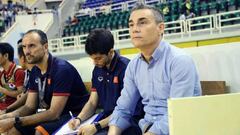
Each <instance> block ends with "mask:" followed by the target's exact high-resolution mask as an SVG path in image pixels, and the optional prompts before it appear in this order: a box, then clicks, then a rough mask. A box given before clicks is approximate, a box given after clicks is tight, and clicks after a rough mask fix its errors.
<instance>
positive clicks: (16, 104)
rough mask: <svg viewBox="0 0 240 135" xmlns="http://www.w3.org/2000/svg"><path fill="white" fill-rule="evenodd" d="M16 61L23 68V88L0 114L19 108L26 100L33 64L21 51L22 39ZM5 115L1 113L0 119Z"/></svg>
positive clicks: (19, 42)
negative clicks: (28, 61) (29, 62)
mask: <svg viewBox="0 0 240 135" xmlns="http://www.w3.org/2000/svg"><path fill="white" fill-rule="evenodd" d="M18 61H19V65H20V66H21V67H22V69H24V70H25V71H24V72H25V77H24V83H23V90H22V93H21V94H19V95H18V96H17V101H15V102H14V103H13V104H11V105H10V106H8V107H7V108H6V109H4V110H1V112H0V115H1V114H5V113H8V112H12V111H14V110H15V109H17V108H19V107H20V106H22V105H24V104H25V102H26V100H27V89H28V86H29V85H28V84H29V83H28V81H29V75H30V71H31V69H32V67H33V66H34V65H33V64H28V63H27V59H26V56H25V55H24V52H23V47H22V39H20V40H19V41H18ZM4 117H5V116H3V115H1V116H0V119H2V118H4Z"/></svg>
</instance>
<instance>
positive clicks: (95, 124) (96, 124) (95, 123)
mask: <svg viewBox="0 0 240 135" xmlns="http://www.w3.org/2000/svg"><path fill="white" fill-rule="evenodd" d="M93 124H94V126H95V128H96V129H97V132H98V131H100V130H101V129H102V127H101V125H100V124H99V123H98V122H94V123H93Z"/></svg>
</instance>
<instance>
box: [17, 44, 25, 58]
mask: <svg viewBox="0 0 240 135" xmlns="http://www.w3.org/2000/svg"><path fill="white" fill-rule="evenodd" d="M18 55H19V57H24V59H25V58H26V56H25V54H24V52H23V46H22V45H18Z"/></svg>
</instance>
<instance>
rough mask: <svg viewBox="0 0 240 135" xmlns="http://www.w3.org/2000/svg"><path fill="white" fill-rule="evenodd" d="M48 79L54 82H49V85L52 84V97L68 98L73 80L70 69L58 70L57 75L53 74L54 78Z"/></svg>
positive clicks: (73, 76)
mask: <svg viewBox="0 0 240 135" xmlns="http://www.w3.org/2000/svg"><path fill="white" fill-rule="evenodd" d="M48 79H49V78H48ZM50 79H54V82H53V81H50V82H51V83H54V84H53V91H54V92H53V95H54V96H70V93H71V89H72V85H73V82H74V79H75V75H74V74H73V72H72V70H71V68H59V70H58V71H57V73H55V76H54V77H53V78H50Z"/></svg>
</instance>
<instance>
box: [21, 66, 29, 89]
mask: <svg viewBox="0 0 240 135" xmlns="http://www.w3.org/2000/svg"><path fill="white" fill-rule="evenodd" d="M29 76H30V73H29V71H28V70H25V77H24V83H23V86H24V87H25V88H26V87H27V84H28V81H29Z"/></svg>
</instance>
